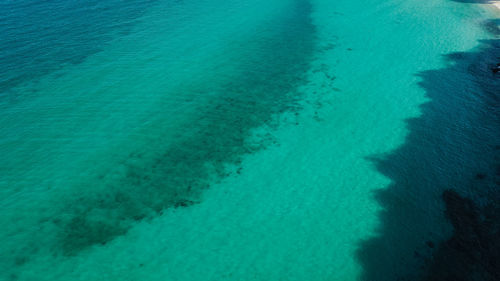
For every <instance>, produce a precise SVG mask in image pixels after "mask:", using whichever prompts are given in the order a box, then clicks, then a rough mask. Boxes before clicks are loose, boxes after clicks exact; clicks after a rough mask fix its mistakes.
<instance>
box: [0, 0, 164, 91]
mask: <svg viewBox="0 0 500 281" xmlns="http://www.w3.org/2000/svg"><path fill="white" fill-rule="evenodd" d="M154 2H155V1H145V0H130V1H120V0H106V1H98V0H89V1H75V0H68V1H65V0H55V1H1V2H0V50H1V52H0V93H1V94H2V95H4V94H5V92H6V91H7V90H8V89H9V88H11V87H14V86H16V85H18V84H19V83H23V82H27V81H30V80H32V79H36V78H38V77H40V76H42V75H44V74H47V73H49V72H51V71H54V70H57V69H60V68H61V67H63V66H64V65H67V64H76V63H80V62H82V61H83V60H84V59H85V58H86V57H88V56H89V55H91V54H94V53H96V52H99V51H100V50H102V48H103V47H104V46H105V45H106V43H107V42H108V41H109V40H111V39H113V38H114V37H116V36H120V35H123V34H126V33H127V32H128V31H129V29H130V28H131V27H132V26H133V24H134V23H135V22H136V20H137V18H138V17H139V16H140V15H141V14H142V13H143V12H144V11H145V10H146V9H147V8H148V7H150V6H151V4H152V3H154Z"/></svg>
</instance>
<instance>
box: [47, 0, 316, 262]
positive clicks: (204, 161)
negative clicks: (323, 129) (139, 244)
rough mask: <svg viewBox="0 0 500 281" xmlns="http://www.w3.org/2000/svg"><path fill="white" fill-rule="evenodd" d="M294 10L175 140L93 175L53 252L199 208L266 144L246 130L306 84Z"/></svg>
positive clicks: (69, 209) (304, 28)
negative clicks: (232, 169)
mask: <svg viewBox="0 0 500 281" xmlns="http://www.w3.org/2000/svg"><path fill="white" fill-rule="evenodd" d="M295 4H296V5H295V9H294V11H293V12H292V13H290V14H289V15H288V16H287V18H285V19H281V21H280V22H276V23H273V29H272V30H271V31H269V30H268V31H267V32H268V34H266V35H265V36H263V37H261V38H255V39H254V40H255V42H252V44H249V49H248V50H247V52H248V56H246V57H244V59H242V62H241V64H242V65H241V67H240V68H239V69H240V72H238V73H235V74H234V77H228V79H227V81H226V82H225V83H220V85H218V86H217V85H216V86H214V85H211V88H210V89H207V91H212V92H213V91H214V88H215V91H217V93H218V95H217V96H216V99H215V100H212V101H211V102H210V103H209V104H207V105H206V106H205V107H203V108H201V109H200V112H199V116H198V117H197V118H195V119H194V120H191V122H190V127H189V130H186V132H185V133H184V134H181V135H180V136H179V138H178V140H177V141H176V142H174V143H173V144H171V145H169V146H168V147H153V148H150V147H144V149H146V150H148V149H151V150H153V151H157V153H153V154H151V153H149V152H148V151H145V153H143V152H141V151H136V152H133V153H131V154H130V155H129V158H128V159H124V161H123V162H122V164H121V165H120V167H119V168H117V170H116V171H104V172H102V173H100V176H99V179H100V180H101V181H102V182H103V185H105V186H103V187H102V188H101V189H102V190H101V189H96V190H97V192H94V193H92V194H89V195H82V196H81V198H79V199H78V201H74V202H68V204H66V205H65V207H64V210H63V211H62V212H64V213H65V214H67V215H66V216H65V217H64V218H62V219H61V222H60V223H59V229H60V232H59V234H58V235H59V237H60V239H59V243H58V244H57V245H55V247H54V250H55V251H56V253H63V254H65V255H75V254H77V253H78V252H80V251H81V250H84V249H86V248H88V247H90V246H93V245H104V244H106V243H108V242H109V241H111V240H113V239H114V238H115V237H117V236H120V235H123V234H125V233H126V232H127V231H128V229H130V227H131V226H132V225H133V224H134V223H135V222H137V221H140V220H144V219H147V218H152V217H154V216H155V215H158V214H161V212H162V211H163V210H164V209H166V208H171V207H177V208H181V207H188V206H190V205H192V204H195V203H196V202H199V201H200V200H201V197H200V196H201V194H202V193H203V190H205V189H207V188H208V187H209V186H210V185H211V184H212V183H213V182H214V181H217V180H220V179H221V178H223V177H225V176H227V175H228V174H229V170H228V167H229V166H234V165H238V164H239V163H241V159H242V157H243V155H245V154H249V153H253V152H255V151H258V150H260V149H262V148H264V147H265V146H267V145H269V144H272V143H273V140H272V136H270V135H264V136H262V137H261V138H259V139H255V138H254V137H252V129H254V128H257V127H260V126H262V125H264V124H270V125H272V121H273V119H274V116H276V115H278V114H281V113H283V112H287V111H295V110H298V109H299V108H300V107H299V106H298V101H299V100H300V98H301V96H300V93H299V92H298V91H297V86H299V85H300V84H303V83H305V82H306V81H305V79H304V75H305V72H306V71H307V70H308V68H309V62H310V60H311V59H312V54H313V51H314V33H315V31H314V27H313V25H312V23H311V19H310V10H311V6H310V3H309V2H308V1H305V0H297V1H295ZM261 36H262V35H261ZM255 48H257V49H255ZM205 82H208V81H205ZM193 83H194V84H196V83H198V82H193ZM197 90H198V91H201V92H202V91H203V89H201V90H200V89H197ZM237 172H238V173H239V170H237ZM116 175H118V176H116ZM82 188H84V187H82ZM90 188H93V187H90ZM99 190H101V191H99Z"/></svg>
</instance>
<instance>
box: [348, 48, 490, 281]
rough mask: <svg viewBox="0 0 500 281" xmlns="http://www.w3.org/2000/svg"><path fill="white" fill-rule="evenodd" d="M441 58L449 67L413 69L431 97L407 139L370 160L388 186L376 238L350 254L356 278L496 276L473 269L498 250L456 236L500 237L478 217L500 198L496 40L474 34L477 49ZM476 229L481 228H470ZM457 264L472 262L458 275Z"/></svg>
mask: <svg viewBox="0 0 500 281" xmlns="http://www.w3.org/2000/svg"><path fill="white" fill-rule="evenodd" d="M445 59H446V61H447V65H446V67H444V68H442V69H436V70H430V71H424V72H421V73H418V74H417V75H418V76H419V77H420V78H421V82H420V83H419V85H420V87H422V88H423V89H424V90H425V93H426V97H427V98H428V101H427V102H426V103H424V104H422V105H421V116H420V117H417V118H411V119H408V120H406V124H407V128H408V131H409V133H408V135H407V137H406V140H405V143H404V144H403V145H402V146H400V147H399V148H397V149H396V150H394V151H392V152H390V153H389V154H388V155H383V156H374V157H372V159H371V160H372V161H373V162H374V164H375V167H376V169H377V170H378V171H379V172H380V173H381V174H383V175H384V176H386V177H388V178H389V179H391V181H392V183H391V184H390V185H389V186H388V187H387V188H386V189H384V190H381V191H377V192H376V193H375V194H374V196H375V198H376V200H377V201H378V203H379V204H380V206H381V207H382V208H383V210H382V211H380V213H379V220H380V225H379V227H378V229H377V233H376V235H375V236H374V237H371V238H369V239H368V240H365V241H361V243H360V245H359V248H358V251H357V258H358V261H359V263H360V265H361V266H362V280H365V281H385V280H391V281H394V280H498V279H491V276H495V275H494V273H491V272H489V273H485V274H482V275H481V274H479V276H482V277H484V278H482V279H481V278H479V279H473V278H472V277H471V276H472V275H474V274H475V275H476V276H477V275H478V274H477V272H478V271H481V270H480V269H479V270H478V269H477V268H483V269H484V270H483V271H487V270H488V268H489V269H491V268H494V265H491V264H495V261H494V258H495V257H494V256H493V255H490V256H491V257H492V258H491V259H489V258H485V256H487V255H488V254H487V253H484V252H479V253H478V252H474V253H472V252H471V251H472V249H476V248H475V247H474V245H476V246H477V244H472V243H457V242H456V241H465V240H464V237H468V238H467V239H469V240H470V241H473V240H475V239H477V237H489V238H491V237H493V236H495V235H496V239H499V238H500V232H498V229H499V228H500V227H499V226H498V225H496V228H491V227H492V225H494V224H491V221H492V220H491V219H490V220H489V222H490V224H485V223H484V222H483V221H482V219H481V218H482V217H485V216H483V215H479V214H478V213H479V212H481V210H483V208H484V210H486V209H489V210H491V209H498V208H495V206H496V207H498V206H499V204H498V203H500V201H499V200H498V198H499V197H498V189H499V187H500V73H497V74H494V73H493V71H492V69H493V68H494V67H495V65H496V64H497V63H499V62H500V40H485V41H480V42H479V47H478V48H477V50H475V51H472V52H463V53H452V54H448V55H446V56H445ZM402 94H404V93H402ZM452 190H453V191H452ZM443 199H444V200H443ZM472 202H474V203H472ZM486 206H488V207H486ZM490 213H495V212H490ZM496 214H500V212H496ZM491 216H492V215H490V216H489V217H490V218H491ZM447 221H449V222H451V223H448V222H447ZM496 221H497V222H500V216H497V217H496ZM471 224H475V226H470V225H471ZM497 224H498V223H497ZM479 226H480V227H479ZM486 226H488V227H490V228H489V230H487V229H486V230H484V228H485V227H486ZM479 228H482V229H483V230H484V231H482V232H481V234H477V232H474V231H471V229H479ZM486 228H487V227H486ZM495 229H496V230H495ZM471 233H475V234H471ZM450 236H451V237H452V238H450ZM470 237H473V238H470ZM469 240H467V241H469ZM450 241H455V243H454V242H450ZM499 244H500V243H496V244H488V245H490V246H491V245H499ZM450 245H451V246H450ZM456 245H459V246H458V250H457V247H453V246H456ZM460 246H461V247H462V248H460ZM479 248H481V247H479ZM496 249H500V248H496ZM457 253H461V254H457ZM471 255H472V256H474V255H476V257H477V256H482V257H483V259H480V258H476V259H471V258H470V256H471ZM444 261H447V263H445V262H444ZM483 263H488V264H489V265H488V266H483V267H481V264H483ZM496 263H497V264H498V261H496ZM463 264H468V265H469V267H468V268H466V269H463V267H462V269H463V271H461V273H460V274H456V272H457V270H460V269H461V265H463ZM490 271H491V270H490ZM458 277H460V278H458ZM454 278H455V279H454ZM457 278H458V279H457ZM488 278H490V279H488Z"/></svg>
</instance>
